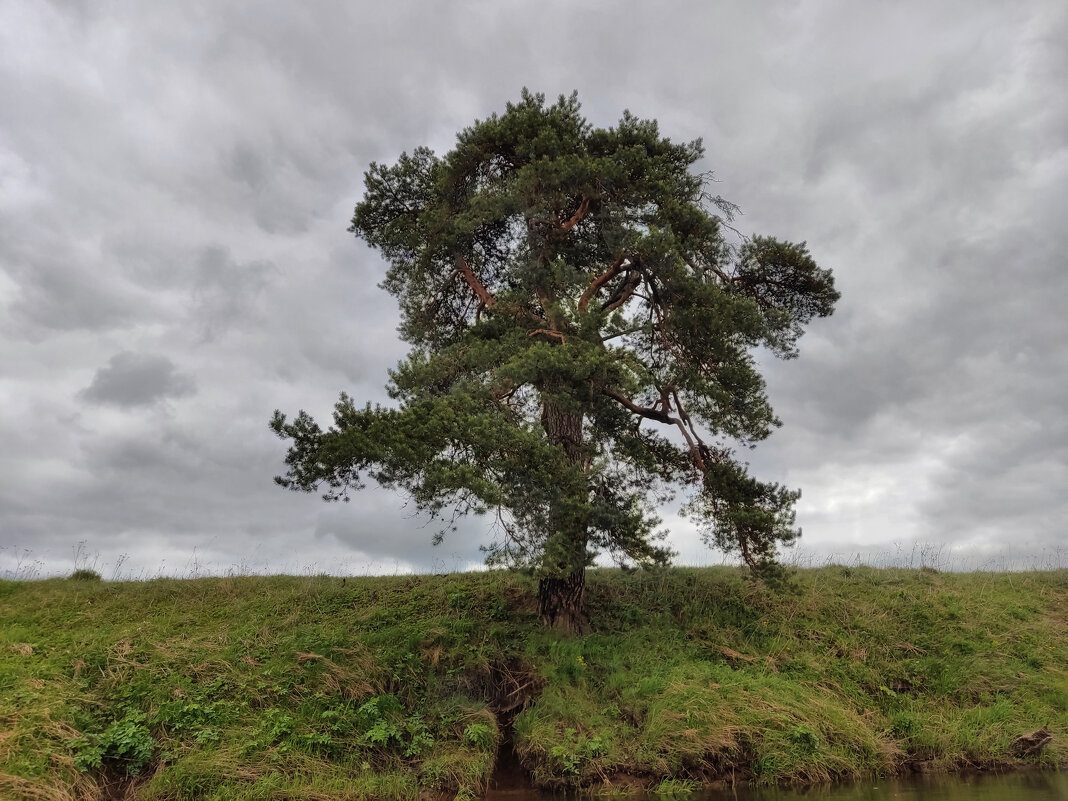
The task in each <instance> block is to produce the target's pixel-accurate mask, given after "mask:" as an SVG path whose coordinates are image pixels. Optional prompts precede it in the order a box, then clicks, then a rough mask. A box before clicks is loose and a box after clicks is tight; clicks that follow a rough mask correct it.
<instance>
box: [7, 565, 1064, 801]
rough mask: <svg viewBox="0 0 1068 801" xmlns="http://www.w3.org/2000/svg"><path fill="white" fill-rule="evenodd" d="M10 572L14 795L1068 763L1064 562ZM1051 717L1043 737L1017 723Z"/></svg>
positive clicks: (636, 779) (678, 786)
mask: <svg viewBox="0 0 1068 801" xmlns="http://www.w3.org/2000/svg"><path fill="white" fill-rule="evenodd" d="M794 579H795V582H796V586H795V587H794V589H793V590H792V591H784V592H773V591H771V590H768V589H767V588H764V587H762V586H759V585H752V584H750V583H748V582H746V581H745V580H744V578H743V577H742V575H741V574H740V573H739V572H737V571H735V570H733V569H729V568H709V569H671V570H666V571H662V572H650V573H636V574H624V573H621V572H618V571H609V570H596V571H592V572H591V573H590V576H589V585H588V590H587V594H588V595H587V597H588V604H589V610H590V618H591V620H592V622H593V631H592V632H591V633H590V634H588V635H586V636H582V637H576V638H570V639H566V638H560V637H558V636H556V635H554V634H553V633H551V632H548V631H545V630H543V629H542V628H541V627H540V626H539V623H538V620H537V614H536V607H535V601H534V586H533V584H532V583H531V582H530V580H529V579H526V578H524V577H522V576H516V575H511V574H507V573H497V572H493V573H479V574H465V575H448V576H433V577H431V576H396V577H386V578H382V577H376V578H349V579H341V578H333V577H285V576H281V577H259V576H244V577H228V578H204V579H195V580H173V579H159V580H155V581H147V582H118V583H112V582H101V581H97V580H91V579H89V580H74V579H54V580H46V581H32V582H0V797H3V798H24V799H42V800H44V801H66V800H67V799H93V798H96V799H99V798H109V797H111V798H117V797H121V796H122V794H124V793H128V794H132V793H135V794H136V797H137V798H144V799H176V800H177V799H182V800H183V801H184V800H186V799H190V800H191V799H213V800H215V801H222V800H223V799H235V800H236V799H283V798H284V799H308V801H312V800H313V799H315V800H316V801H328V800H329V799H362V798H372V797H377V798H412V797H415V796H417V795H420V794H422V795H430V794H434V793H438V792H443V793H448V794H449V795H458V796H460V797H461V798H464V797H471V796H474V795H478V794H480V793H482V792H483V791H484V790H485V789H486V787H487V785H488V782H489V781H490V778H491V776H492V774H493V771H494V766H495V765H496V764H497V761H498V754H500V756H501V761H502V762H503V763H510V764H511V765H512V767H513V768H516V766H518V769H519V770H520V771H522V772H523V773H524V774H526V775H529V776H530V777H531V779H532V780H533V782H535V783H536V784H538V785H541V786H546V787H562V786H567V787H576V786H584V787H603V786H604V785H610V786H612V787H616V788H622V789H627V788H634V787H638V786H644V787H647V788H652V789H659V790H660V791H661V792H662V793H669V794H674V795H678V794H680V793H682V794H684V793H685V792H686V791H687V789H688V788H691V787H693V786H695V785H696V784H698V783H705V782H710V781H716V780H728V781H729V780H736V781H743V780H744V781H755V782H793V781H796V782H821V781H827V780H834V779H844V778H852V777H859V776H863V775H872V774H890V773H900V772H907V771H912V770H923V771H937V770H960V769H982V768H986V767H993V766H999V767H1000V766H1010V765H1018V764H1039V765H1045V766H1049V767H1052V766H1056V765H1063V764H1066V763H1068V672H1066V670H1068V571H1063V570H1061V571H1054V572H1042V573H1013V574H989V573H983V574H951V573H935V572H926V571H908V570H896V569H883V570H875V569H868V568H841V567H827V568H823V569H816V570H802V571H800V572H798V573H797V574H796V575H795V577H794ZM1043 726H1046V727H1048V731H1049V732H1050V733H1052V736H1053V739H1052V741H1050V742H1049V743H1048V744H1047V745H1045V747H1043V748H1041V749H1039V750H1032V751H1031V752H1030V753H1028V741H1018V740H1017V738H1018V737H1019V736H1020V735H1024V734H1027V733H1031V732H1034V731H1035V730H1038V729H1040V728H1041V727H1043Z"/></svg>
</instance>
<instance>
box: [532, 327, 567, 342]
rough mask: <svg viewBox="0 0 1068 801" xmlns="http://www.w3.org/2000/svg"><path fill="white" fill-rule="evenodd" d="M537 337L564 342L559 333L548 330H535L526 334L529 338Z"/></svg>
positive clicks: (562, 336)
mask: <svg viewBox="0 0 1068 801" xmlns="http://www.w3.org/2000/svg"><path fill="white" fill-rule="evenodd" d="M538 335H541V336H546V337H553V338H555V339H559V340H560V342H561V343H563V341H564V335H563V334H561V333H560V332H559V331H550V330H549V329H548V328H536V329H534V330H533V331H531V332H530V333H529V334H527V336H528V337H531V338H533V337H536V336H538Z"/></svg>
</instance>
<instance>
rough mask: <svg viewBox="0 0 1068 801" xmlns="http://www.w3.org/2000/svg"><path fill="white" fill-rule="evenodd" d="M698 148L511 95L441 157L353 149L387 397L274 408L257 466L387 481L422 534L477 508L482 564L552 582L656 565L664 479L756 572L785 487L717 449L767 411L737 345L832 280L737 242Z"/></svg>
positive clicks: (286, 483)
mask: <svg viewBox="0 0 1068 801" xmlns="http://www.w3.org/2000/svg"><path fill="white" fill-rule="evenodd" d="M703 153H704V151H703V149H702V146H701V143H700V142H699V141H696V142H690V143H685V144H678V143H674V142H672V141H671V140H670V139H668V138H666V137H664V136H662V135H661V134H660V131H659V129H658V126H657V124H656V122H655V121H652V120H642V119H639V118H637V117H635V116H633V115H632V114H630V113H629V112H624V114H623V116H622V118H621V119H620V120H619V123H618V124H617V125H616V126H615V127H612V128H605V129H602V128H594V127H593V126H591V125H590V124H589V123H588V122H587V121H586V120H585V119H584V118H583V117H582V115H581V110H580V106H579V103H578V100H577V98H576V96H574V95H572V96H571V97H570V98H566V97H561V98H560V99H559V100H558V101H557V102H556V103H555V104H546V102H545V98H544V97H543V96H541V95H536V94H532V93H529V92H527V91H524V92H523V94H522V97H521V99H520V101H519V102H518V103H515V104H509V105H508V106H507V109H506V111H505V112H504V113H503V114H501V115H493V116H491V117H489V118H488V119H486V120H482V121H479V122H476V123H475V124H474V125H472V126H471V127H469V128H467V129H465V130H464V131H461V132H460V134H459V135H458V137H457V142H456V146H455V148H454V149H453V150H451V151H450V152H449V153H447V154H445V155H444V156H441V157H439V156H437V155H435V154H434V153H432V152H431V151H430V150H428V149H426V148H418V149H416V150H415V151H414V152H412V153H411V154H407V153H404V154H402V155H401V156H400V158H399V159H398V160H397V162H396V163H395V164H393V165H382V164H372V165H371V166H370V168H369V169H368V170H367V173H366V175H365V179H364V183H365V190H366V191H365V195H364V198H363V200H362V201H361V202H360V203H359V205H357V207H356V209H355V213H354V216H353V220H352V227H351V229H350V230H351V231H352V232H353V233H355V234H356V235H357V236H359V237H361V238H363V239H364V240H365V241H366V242H367V243H368V244H370V245H371V246H372V247H374V248H377V249H378V250H379V252H380V253H381V254H382V256H383V257H384V258H385V259H386V261H387V262H388V263H389V269H388V271H387V273H386V276H385V280H384V282H383V286H384V288H385V289H386V290H388V291H389V292H390V293H391V294H393V295H394V296H395V297H396V299H397V301H398V303H399V304H400V310H401V315H402V323H401V328H400V330H401V333H402V335H403V337H404V338H405V339H406V340H407V341H408V342H409V343H410V344H411V346H412V350H411V352H410V354H409V356H408V358H407V359H406V360H405V361H404V362H402V363H401V364H400V365H398V367H397V368H396V370H394V371H393V372H392V373H391V381H390V384H389V387H388V389H389V393H390V395H391V397H392V398H393V400H394V404H395V405H394V406H392V407H381V406H370V405H366V406H360V405H359V404H357V403H356V402H355V401H354V400H353V399H351V398H349V397H348V396H347V395H344V394H343V395H342V396H341V398H340V400H339V401H338V403H337V405H336V407H335V410H334V416H333V425H332V426H331V427H330V428H329V429H327V430H324V429H323V428H321V427H320V425H319V424H318V423H316V422H315V421H314V420H313V419H312V418H311V417H310V416H309V415H308V414H306V413H305V412H300V413H299V414H297V416H296V417H295V418H293V419H291V420H290V419H287V417H286V416H285V415H283V414H282V413H281V412H276V413H275V416H274V418H273V419H272V421H271V428H272V429H273V430H274V431H275V432H276V433H277V434H278V435H279V436H280V437H281V438H283V439H285V440H287V441H289V442H290V447H289V451H288V454H287V456H286V464H287V466H288V469H287V472H286V474H285V475H284V476H280V477H278V479H277V481H278V483H279V484H280V485H282V486H283V487H287V488H290V489H294V490H300V491H307V492H311V491H322V492H324V496H323V497H324V498H326V499H327V500H339V499H345V500H348V498H349V494H350V492H351V491H352V490H356V489H359V488H360V487H362V486H363V483H364V481H365V480H366V479H368V478H369V479H371V480H374V481H377V482H378V483H380V484H382V485H384V486H387V487H394V486H399V487H403V488H405V489H406V490H407V491H408V492H409V493H410V494H411V497H412V498H413V499H414V500H415V502H416V504H417V506H418V507H419V508H420V509H421V510H424V511H426V512H428V513H429V514H431V515H432V516H442V515H443V518H442V519H443V520H445V521H446V522H445V524H444V525H443V526H442V528H441V529H440V531H439V534H438V537H439V538H440V537H441V536H443V535H444V533H446V532H447V531H448V529H449V528H450V526H451V525H453V524H454V522H455V520H456V517H457V516H462V515H466V514H471V513H474V514H483V513H487V512H489V511H491V510H493V511H496V512H497V513H498V515H499V519H500V521H501V530H502V532H503V537H502V538H501V540H500V541H498V542H495V543H492V544H490V545H489V546H488V547H487V552H488V560H489V562H490V563H491V564H507V565H520V566H524V567H529V568H532V569H534V570H535V572H536V573H537V574H538V575H540V576H543V577H554V578H563V577H565V576H568V575H571V574H573V573H575V572H576V571H581V570H583V569H584V568H585V567H586V566H587V565H588V564H590V562H591V560H592V558H593V556H594V555H595V554H596V553H598V552H607V553H608V554H610V555H612V556H613V558H615V559H616V560H617V561H618V562H619V563H620V564H624V565H641V566H653V565H660V564H664V563H665V562H667V561H668V559H669V557H670V552H669V551H668V549H666V548H665V547H664V546H663V544H662V543H661V539H662V533H661V532H659V530H658V526H659V523H660V521H659V520H658V519H657V518H656V517H655V516H654V515H652V514H651V513H650V512H649V510H650V509H651V508H655V506H656V502H658V501H663V500H666V499H668V498H670V497H671V496H672V495H673V494H674V493H675V492H676V491H678V490H680V489H681V490H683V491H685V492H687V493H688V494H690V495H692V496H693V502H692V503H691V504H690V505H689V506H688V507H687V508H688V509H689V511H690V512H691V513H692V515H693V517H694V518H695V519H696V520H697V521H698V523H699V524H700V525H702V526H703V527H704V529H705V531H706V535H707V537H708V539H709V540H710V541H711V542H714V543H715V544H716V545H718V546H719V547H721V548H724V549H727V550H733V551H736V552H738V553H739V554H740V555H741V556H742V558H743V559H744V561H745V562H746V564H748V565H749V566H750V567H751V568H753V569H754V570H758V571H762V572H764V571H767V570H769V569H770V567H771V566H772V565H773V560H774V556H775V553H776V548H777V546H778V545H780V544H788V543H789V542H791V541H792V540H793V539H794V538H795V537H796V536H797V534H798V532H797V530H796V529H795V528H794V515H793V511H792V509H793V504H794V503H795V501H796V500H797V497H798V493H797V492H795V491H791V490H788V489H786V488H783V487H780V486H779V485H777V484H765V483H762V482H760V481H757V480H756V479H754V478H752V477H750V476H749V475H748V474H747V472H746V468H745V467H744V466H743V465H742V464H740V463H738V462H737V461H736V459H735V457H734V452H733V448H734V447H735V444H736V443H739V442H740V443H742V444H743V445H750V444H752V443H753V442H756V441H758V440H761V439H763V438H765V437H766V436H768V434H769V433H770V431H771V430H772V429H773V428H774V427H775V426H777V425H778V424H779V422H778V420H777V419H776V418H775V415H774V413H773V412H772V409H771V406H770V404H769V402H768V399H767V397H766V394H765V387H764V380H763V378H762V377H761V375H760V372H759V370H758V369H757V363H756V361H755V359H754V357H753V350H754V349H755V348H758V347H762V348H765V349H767V350H769V351H770V352H772V353H774V354H776V355H778V356H780V357H783V358H791V357H793V356H795V355H796V353H797V340H798V338H799V337H800V336H801V335H802V333H803V331H804V329H805V327H806V326H807V324H808V323H809V322H811V320H813V319H814V318H816V317H825V316H827V315H829V314H831V313H832V311H833V308H834V304H835V302H836V301H837V299H838V293H837V291H836V290H835V289H834V281H833V278H832V276H831V273H830V271H828V270H826V269H823V268H820V267H819V266H817V264H816V263H815V261H813V259H812V258H811V256H810V255H809V252H808V250H807V247H806V246H805V244H804V243H800V244H796V243H789V242H781V241H778V240H775V239H772V238H769V237H764V236H753V237H742V238H735V236H734V234H733V233H732V232H733V231H734V229H733V228H732V227H731V226H730V225H729V221H730V220H731V219H732V215H733V214H734V212H735V208H734V206H732V205H731V204H730V203H729V202H727V201H725V200H723V199H722V198H720V197H718V196H715V195H713V194H711V192H710V191H709V190H710V176H709V175H699V174H695V173H693V172H692V168H693V167H694V165H695V164H696V163H697V162H698V161H699V160H700V159H701V158H702V156H703ZM642 424H644V426H643V425H642ZM653 424H656V425H658V426H659V428H656V427H655V426H653ZM651 426H652V427H651ZM680 434H681V439H678V438H677V435H680ZM650 501H653V503H650ZM450 509H451V510H452V513H451V514H450V513H449V510H450ZM461 601H462V599H461V598H459V597H457V598H455V599H454V598H450V603H451V604H454V605H455V604H457V603H460V602H461Z"/></svg>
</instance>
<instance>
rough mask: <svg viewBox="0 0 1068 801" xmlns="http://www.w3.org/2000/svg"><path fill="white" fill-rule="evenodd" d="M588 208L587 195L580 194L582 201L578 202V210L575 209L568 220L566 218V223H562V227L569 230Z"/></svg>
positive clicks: (588, 200)
mask: <svg viewBox="0 0 1068 801" xmlns="http://www.w3.org/2000/svg"><path fill="white" fill-rule="evenodd" d="M589 209H590V199H589V198H588V197H586V195H583V196H582V202H581V203H579V207H578V211H576V212H575V213H574V214H573V215H572V216H571V219H570V220H568V221H567V222H566V223H564V224H563V226H562V227H563V229H564V230H565V231H570V230H571V229H572V228H574V227H575V226H576V225H578V224H579V222H580V221H581V220H582V218H583V217H585V216H586V212H587V211H589Z"/></svg>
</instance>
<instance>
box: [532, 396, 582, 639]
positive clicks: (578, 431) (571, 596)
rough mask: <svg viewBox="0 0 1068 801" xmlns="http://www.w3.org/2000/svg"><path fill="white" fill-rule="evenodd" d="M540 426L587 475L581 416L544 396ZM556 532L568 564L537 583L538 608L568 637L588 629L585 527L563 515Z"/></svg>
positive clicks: (544, 618)
mask: <svg viewBox="0 0 1068 801" xmlns="http://www.w3.org/2000/svg"><path fill="white" fill-rule="evenodd" d="M541 425H542V428H543V429H544V430H545V434H546V436H547V437H548V439H549V442H551V443H553V444H554V445H560V446H561V447H563V449H564V453H565V454H566V456H567V460H568V461H569V462H571V464H574V465H580V466H582V467H583V471H584V472H585V464H584V463H585V460H586V454H585V453H584V451H583V447H582V414H581V413H580V414H573V413H570V412H568V411H567V410H565V409H563V408H561V407H560V406H559V405H558V404H557V403H556V402H555V400H554V399H553V398H552V397H551V395H549V394H546V393H544V392H543V394H542V408H541ZM553 517H554V518H555V524H556V527H557V530H558V531H559V532H560V533H562V534H564V535H566V537H567V539H568V543H567V547H566V548H565V552H566V553H567V554H568V557H567V560H566V562H561V563H560V564H558V565H557V568H558V570H559V574H558V575H555V576H554V575H549V576H543V577H542V579H541V580H540V581H539V582H538V608H539V611H540V612H541V619H542V622H544V623H545V625H547V626H550V627H551V628H554V629H556V630H557V631H561V632H564V633H567V634H579V633H582V632H584V631H586V629H587V624H588V621H587V618H586V608H585V591H586V523H585V521H584V520H573V519H569V517H568V516H567V515H565V514H563V513H562V512H561V511H559V510H557V512H556V513H555V514H554V515H553Z"/></svg>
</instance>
